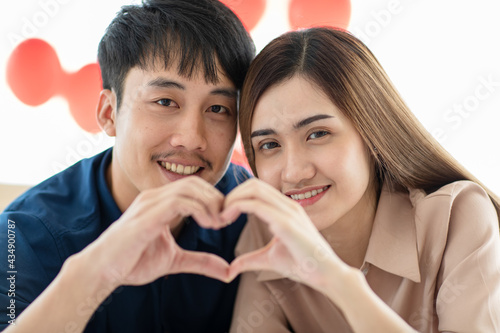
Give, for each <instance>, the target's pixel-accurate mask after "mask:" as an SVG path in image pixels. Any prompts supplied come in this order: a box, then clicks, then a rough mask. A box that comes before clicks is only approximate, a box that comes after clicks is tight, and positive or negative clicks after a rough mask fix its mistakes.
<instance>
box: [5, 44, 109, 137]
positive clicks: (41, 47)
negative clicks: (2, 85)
mask: <svg viewBox="0 0 500 333" xmlns="http://www.w3.org/2000/svg"><path fill="white" fill-rule="evenodd" d="M7 83H8V84H9V86H10V88H11V89H12V92H13V93H14V95H16V97H17V98H18V99H19V100H20V101H21V102H23V103H25V104H27V105H30V106H38V105H41V104H43V103H45V102H46V101H48V100H49V99H50V98H52V97H53V96H55V95H61V96H62V97H63V98H65V99H66V100H67V101H68V104H69V109H70V112H71V114H72V116H73V118H74V119H75V121H76V122H77V123H78V125H79V126H80V127H81V128H82V129H84V130H85V131H87V132H94V133H95V132H99V131H100V128H99V125H98V124H97V118H96V105H97V102H98V99H99V93H100V91H101V89H102V88H101V87H102V83H101V73H100V70H99V65H98V64H97V63H94V64H89V65H87V66H84V67H83V68H81V69H80V70H79V71H78V72H76V73H66V72H65V71H63V69H62V68H61V64H60V62H59V58H58V57H57V54H56V51H55V50H54V48H53V47H52V46H50V44H48V43H47V42H45V41H43V40H41V39H27V40H25V41H24V42H22V43H21V44H19V45H18V46H17V47H16V49H15V50H14V51H13V52H12V54H11V56H10V57H9V61H8V63H7Z"/></svg>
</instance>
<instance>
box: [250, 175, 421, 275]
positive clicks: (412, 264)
mask: <svg viewBox="0 0 500 333" xmlns="http://www.w3.org/2000/svg"><path fill="white" fill-rule="evenodd" d="M412 192H413V191H410V195H408V193H401V192H392V191H390V190H389V189H388V187H387V186H386V185H384V187H383V189H382V192H381V194H380V198H379V202H378V207H377V213H376V215H375V220H374V223H373V228H372V234H371V236H370V240H369V243H368V248H367V251H366V255H365V263H369V264H371V265H374V266H377V267H378V268H380V269H382V270H384V271H386V272H389V273H391V274H394V275H398V276H401V277H403V278H407V279H410V280H412V281H414V282H417V283H418V282H420V281H421V276H420V267H419V260H418V249H417V235H416V226H415V218H414V209H413V204H412V201H411V200H410V197H411V196H412V195H413V196H414V194H415V193H412ZM282 278H284V276H283V275H281V274H278V273H276V272H272V271H260V272H259V273H258V277H257V279H258V281H269V280H276V279H282Z"/></svg>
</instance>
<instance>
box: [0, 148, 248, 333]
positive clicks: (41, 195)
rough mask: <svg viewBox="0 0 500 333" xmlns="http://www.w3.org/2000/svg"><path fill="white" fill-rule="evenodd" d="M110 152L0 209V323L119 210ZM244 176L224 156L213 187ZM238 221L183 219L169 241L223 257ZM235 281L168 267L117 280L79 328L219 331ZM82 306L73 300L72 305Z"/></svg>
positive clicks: (229, 254) (229, 185) (227, 317)
mask: <svg viewBox="0 0 500 333" xmlns="http://www.w3.org/2000/svg"><path fill="white" fill-rule="evenodd" d="M111 155H112V149H111V148H110V149H108V150H106V151H104V152H102V153H100V154H98V155H96V156H94V157H92V158H89V159H84V160H82V161H80V162H78V163H76V164H75V165H73V166H71V167H70V168H68V169H66V170H64V171H62V172H61V173H59V174H57V175H55V176H53V177H51V178H49V179H47V180H46V181H44V182H42V183H40V184H39V185H37V186H35V187H33V188H32V189H30V190H28V191H27V192H26V193H24V194H23V195H21V196H20V197H19V198H17V199H16V200H15V201H14V202H13V203H11V204H10V205H9V206H8V207H7V208H6V209H5V211H4V212H3V213H2V214H0V281H1V282H0V329H4V328H5V327H7V325H8V321H9V320H11V319H13V318H14V316H15V318H17V316H19V314H20V313H21V312H22V311H23V310H24V309H25V308H26V307H27V306H28V305H29V304H30V303H31V302H33V300H34V299H35V298H36V297H37V296H38V295H39V294H40V293H41V292H42V291H43V290H44V289H45V288H46V287H47V286H48V285H49V284H50V282H51V281H52V280H53V279H54V278H55V276H56V275H57V274H58V272H59V270H60V269H61V266H62V264H63V262H64V261H65V260H66V259H67V258H68V257H69V256H70V255H72V254H74V253H76V252H79V251H81V250H82V249H83V248H84V247H85V246H87V245H88V244H89V243H91V242H93V241H94V240H95V239H96V238H97V237H99V235H100V234H101V233H102V232H103V231H104V230H105V229H106V228H108V227H109V225H110V224H111V223H112V222H114V221H116V220H117V219H118V218H119V217H120V216H121V214H122V213H121V211H120V210H119V208H118V206H117V205H116V203H115V201H114V199H113V197H112V195H111V192H110V190H109V188H108V185H107V183H106V170H107V167H108V166H109V164H110V162H111ZM247 178H249V174H248V173H247V172H246V170H245V169H244V168H242V167H239V166H236V165H233V164H231V165H230V166H229V169H228V171H227V172H226V174H225V175H224V177H223V178H222V179H221V181H220V182H219V183H218V184H217V186H216V187H217V188H218V189H219V190H220V191H221V192H222V193H224V194H227V193H228V192H229V191H231V189H233V188H234V187H235V186H236V185H238V184H239V183H241V182H243V181H244V180H246V179H247ZM245 222H246V217H245V216H240V218H239V219H238V220H237V221H236V222H235V223H233V224H231V225H230V226H228V227H226V228H224V229H221V230H218V231H216V230H210V229H204V228H201V227H200V226H198V225H197V224H196V223H195V222H194V221H188V222H187V223H186V224H185V225H184V227H183V229H182V230H181V232H180V234H179V236H178V238H177V242H178V244H179V245H180V246H181V247H182V248H184V249H187V250H196V251H205V252H210V253H214V254H217V255H218V256H220V257H222V258H224V259H225V260H227V261H228V262H231V260H233V259H234V247H235V245H236V242H237V240H238V237H239V235H240V232H241V230H242V228H243V226H244V223H245ZM9 230H10V231H9ZM9 244H11V245H10V247H9ZM102 255H106V253H103V254H102ZM237 284H238V281H237V280H235V281H233V282H232V283H230V284H226V283H223V282H220V281H218V280H215V279H210V278H208V277H204V276H201V275H195V274H175V275H170V276H168V277H167V278H164V277H162V278H160V279H158V280H156V281H154V282H152V283H150V284H147V285H144V286H139V287H131V286H124V287H119V288H118V289H116V290H115V291H114V292H113V293H112V294H111V295H110V296H109V297H108V298H107V299H106V300H105V301H104V302H103V303H102V304H101V306H100V307H99V308H98V310H97V311H96V312H95V313H94V315H93V317H92V319H91V320H90V321H89V323H88V325H87V328H86V330H85V332H117V333H118V332H119V333H126V332H134V333H136V332H161V333H165V332H170V333H171V332H214V333H215V332H227V331H228V330H229V324H230V321H231V316H232V308H233V305H234V298H235V295H236V290H237ZM12 304H14V307H15V308H13V305H12ZM86 308H87V309H88V307H87V305H86V304H81V307H80V308H78V309H75V311H77V312H78V311H81V312H85V311H86Z"/></svg>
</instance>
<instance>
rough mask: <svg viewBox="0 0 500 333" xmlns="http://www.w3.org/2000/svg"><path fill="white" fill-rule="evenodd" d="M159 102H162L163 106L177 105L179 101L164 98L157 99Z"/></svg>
mask: <svg viewBox="0 0 500 333" xmlns="http://www.w3.org/2000/svg"><path fill="white" fill-rule="evenodd" d="M156 103H157V104H160V105H161V106H177V103H175V102H174V101H173V100H171V99H168V98H162V99H160V100H158V101H156Z"/></svg>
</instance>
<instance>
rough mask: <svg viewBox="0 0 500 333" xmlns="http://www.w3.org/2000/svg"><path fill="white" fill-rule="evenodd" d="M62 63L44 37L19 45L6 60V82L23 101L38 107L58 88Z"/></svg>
mask: <svg viewBox="0 0 500 333" xmlns="http://www.w3.org/2000/svg"><path fill="white" fill-rule="evenodd" d="M61 73H62V70H61V65H60V63H59V59H58V58H57V54H56V51H54V49H53V48H52V46H50V45H49V44H47V43H46V42H45V41H43V40H41V39H28V40H25V41H24V42H22V43H21V44H19V45H18V46H17V47H16V49H15V50H14V51H13V52H12V54H11V55H10V57H9V60H8V62H7V83H8V84H9V86H10V88H11V89H12V92H13V93H14V95H16V97H17V98H19V100H21V101H22V102H23V103H25V104H28V105H31V106H37V105H40V104H43V103H45V102H46V101H48V100H49V99H50V98H51V97H52V96H53V95H54V94H55V93H56V91H57V88H58V86H59V85H60V79H61Z"/></svg>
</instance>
